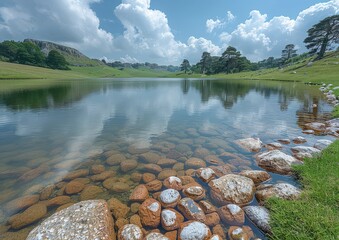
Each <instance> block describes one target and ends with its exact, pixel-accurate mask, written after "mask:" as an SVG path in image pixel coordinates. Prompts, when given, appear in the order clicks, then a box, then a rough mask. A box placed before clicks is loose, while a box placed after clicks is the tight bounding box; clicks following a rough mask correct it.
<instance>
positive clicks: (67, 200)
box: [46, 196, 72, 207]
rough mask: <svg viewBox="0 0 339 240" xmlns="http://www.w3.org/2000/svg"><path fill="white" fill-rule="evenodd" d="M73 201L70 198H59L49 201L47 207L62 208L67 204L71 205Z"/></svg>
mask: <svg viewBox="0 0 339 240" xmlns="http://www.w3.org/2000/svg"><path fill="white" fill-rule="evenodd" d="M71 201H72V199H71V198H70V197H69V196H58V197H55V198H52V199H49V200H48V201H46V206H47V207H52V206H61V205H64V204H66V203H70V202H71Z"/></svg>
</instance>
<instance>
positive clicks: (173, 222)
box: [161, 208, 184, 231]
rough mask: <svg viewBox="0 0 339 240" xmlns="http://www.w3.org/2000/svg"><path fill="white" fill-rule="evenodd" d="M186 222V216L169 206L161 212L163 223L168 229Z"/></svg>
mask: <svg viewBox="0 0 339 240" xmlns="http://www.w3.org/2000/svg"><path fill="white" fill-rule="evenodd" d="M183 222H184V217H183V216H182V215H181V214H180V213H179V212H177V211H176V210H174V209H171V208H168V209H164V210H162V212H161V225H162V227H163V228H164V229H165V230H166V231H173V230H175V229H178V228H179V227H180V224H181V223H183Z"/></svg>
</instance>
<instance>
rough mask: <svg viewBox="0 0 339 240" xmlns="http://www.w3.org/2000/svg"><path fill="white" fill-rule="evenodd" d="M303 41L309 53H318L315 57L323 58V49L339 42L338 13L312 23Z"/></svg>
mask: <svg viewBox="0 0 339 240" xmlns="http://www.w3.org/2000/svg"><path fill="white" fill-rule="evenodd" d="M307 33H308V37H307V38H305V40H304V43H305V44H306V47H307V49H310V53H311V54H314V53H318V56H317V58H316V59H321V58H323V56H324V54H325V51H326V50H327V49H328V48H329V47H330V46H331V45H332V44H338V43H339V15H333V16H331V17H327V18H325V19H323V20H321V21H320V22H319V23H317V24H315V25H313V27H311V28H310V29H309V30H308V31H307Z"/></svg>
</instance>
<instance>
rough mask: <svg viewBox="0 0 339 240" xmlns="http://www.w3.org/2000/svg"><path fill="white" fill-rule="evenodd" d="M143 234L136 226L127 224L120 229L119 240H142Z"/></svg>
mask: <svg viewBox="0 0 339 240" xmlns="http://www.w3.org/2000/svg"><path fill="white" fill-rule="evenodd" d="M143 236H144V234H143V232H142V231H141V229H140V227H138V226H137V225H135V224H126V225H124V226H123V227H122V228H120V229H119V232H118V240H132V239H133V240H142V239H143Z"/></svg>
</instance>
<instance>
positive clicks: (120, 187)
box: [111, 182, 130, 193]
mask: <svg viewBox="0 0 339 240" xmlns="http://www.w3.org/2000/svg"><path fill="white" fill-rule="evenodd" d="M111 190H112V191H113V192H118V193H122V192H127V191H129V190H130V186H129V185H128V184H127V183H123V182H117V183H115V184H113V186H112V188H111Z"/></svg>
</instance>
